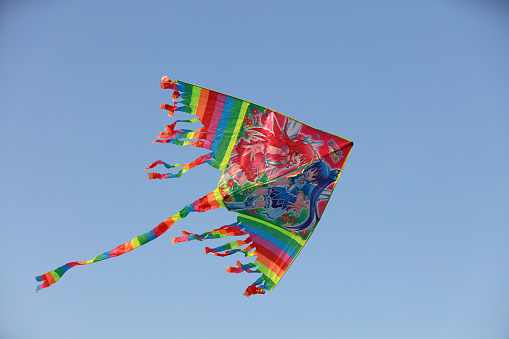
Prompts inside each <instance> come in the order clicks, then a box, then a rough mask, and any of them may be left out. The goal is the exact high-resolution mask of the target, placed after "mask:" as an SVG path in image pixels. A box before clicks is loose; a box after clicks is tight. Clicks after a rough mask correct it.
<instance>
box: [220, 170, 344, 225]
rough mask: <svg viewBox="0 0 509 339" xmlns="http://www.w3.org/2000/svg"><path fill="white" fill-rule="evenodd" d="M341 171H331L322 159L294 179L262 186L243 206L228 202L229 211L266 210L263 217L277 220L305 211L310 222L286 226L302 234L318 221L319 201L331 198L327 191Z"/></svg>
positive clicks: (290, 178)
mask: <svg viewBox="0 0 509 339" xmlns="http://www.w3.org/2000/svg"><path fill="white" fill-rule="evenodd" d="M338 176H339V170H332V171H331V169H330V166H329V165H328V164H327V163H326V162H324V161H323V160H318V161H315V162H313V163H311V164H310V165H308V166H307V167H306V169H305V170H304V172H303V173H301V174H298V175H296V176H294V177H288V178H285V179H281V180H277V181H274V182H272V183H270V184H269V186H268V187H260V188H258V189H257V190H256V191H254V192H253V193H252V194H251V195H250V196H249V197H248V198H247V199H246V200H245V201H244V202H243V203H228V204H226V206H227V207H228V208H229V209H233V210H239V209H249V208H263V209H268V211H265V212H263V214H264V215H265V216H266V217H267V218H269V219H276V218H277V217H278V216H280V215H281V214H283V213H287V212H293V213H294V214H295V215H296V216H297V217H298V216H299V215H300V213H301V212H302V210H303V209H305V210H307V211H308V217H307V219H306V220H305V221H304V222H303V223H301V224H300V225H295V226H293V225H284V226H283V227H285V228H287V229H288V230H291V231H302V230H305V229H307V228H311V227H313V226H314V225H315V224H316V222H317V221H318V218H319V212H318V202H319V201H321V200H324V199H326V198H328V197H329V195H330V191H328V190H327V189H326V188H327V187H328V186H329V185H330V184H331V183H333V182H334V181H336V179H337V178H338Z"/></svg>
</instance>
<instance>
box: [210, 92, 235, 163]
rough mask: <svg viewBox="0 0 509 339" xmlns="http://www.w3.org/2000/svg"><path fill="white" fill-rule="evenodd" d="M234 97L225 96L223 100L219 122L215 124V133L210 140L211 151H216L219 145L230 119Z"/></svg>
mask: <svg viewBox="0 0 509 339" xmlns="http://www.w3.org/2000/svg"><path fill="white" fill-rule="evenodd" d="M234 101H235V99H234V98H232V97H229V96H226V98H225V100H224V106H223V111H222V112H221V118H219V124H218V125H217V130H216V134H215V135H214V140H212V145H211V146H210V150H211V151H212V153H214V154H215V153H216V152H217V150H218V149H219V145H221V141H223V137H224V131H225V130H226V127H227V126H228V121H229V120H230V114H231V112H232V109H233V102H234Z"/></svg>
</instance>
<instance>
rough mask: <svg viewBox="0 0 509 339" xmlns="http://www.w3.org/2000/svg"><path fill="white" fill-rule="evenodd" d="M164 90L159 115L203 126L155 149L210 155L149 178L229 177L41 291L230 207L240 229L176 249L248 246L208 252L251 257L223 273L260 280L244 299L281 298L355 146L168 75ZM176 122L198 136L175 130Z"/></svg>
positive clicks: (171, 133)
mask: <svg viewBox="0 0 509 339" xmlns="http://www.w3.org/2000/svg"><path fill="white" fill-rule="evenodd" d="M161 81H162V82H161V83H160V86H161V88H163V89H168V90H173V95H172V98H173V104H172V105H171V104H161V108H162V109H164V110H167V111H168V115H169V116H170V117H172V116H173V115H174V114H175V112H184V113H189V114H191V115H194V116H196V118H193V119H187V120H176V121H174V122H173V123H172V124H170V125H168V126H166V127H165V131H164V132H161V133H160V134H159V135H158V137H157V140H155V142H158V143H163V144H164V143H166V144H173V145H179V146H185V145H191V146H194V147H200V148H203V149H206V150H209V152H208V153H206V154H205V155H203V156H200V157H198V158H197V159H196V160H194V161H192V162H190V163H187V164H173V165H172V164H168V163H166V162H163V161H161V160H158V161H156V162H154V163H152V164H151V165H150V166H148V167H146V168H145V169H152V168H154V167H156V166H159V165H162V166H164V167H165V168H167V169H171V168H174V167H181V169H180V171H178V172H177V173H152V172H151V173H148V179H167V178H178V177H180V176H182V175H183V174H184V173H185V172H187V171H188V170H190V169H191V168H193V167H196V166H199V165H201V164H204V163H206V164H209V165H210V166H212V167H214V168H217V169H219V170H220V171H221V172H222V176H221V179H220V180H219V183H218V185H217V188H216V189H214V190H213V191H212V192H210V193H208V194H207V195H205V196H204V197H202V198H200V199H198V200H196V201H194V202H193V203H191V204H189V205H187V206H185V207H184V208H183V209H182V210H181V211H180V212H178V213H177V214H175V215H173V216H171V217H169V218H168V219H166V220H164V221H163V222H161V223H160V224H159V225H157V226H156V227H155V228H154V229H152V230H150V231H148V232H146V233H144V234H142V235H140V236H138V237H136V238H134V239H132V240H131V241H129V242H126V243H124V244H122V245H120V246H117V247H116V248H114V249H113V250H111V251H108V252H105V253H103V254H100V255H98V256H97V257H95V258H94V259H92V260H88V261H74V262H69V263H67V264H65V265H63V266H61V267H59V268H57V269H56V270H54V271H50V272H47V273H45V274H43V275H40V276H38V277H36V280H37V281H39V282H42V283H41V284H40V285H39V286H38V287H37V291H39V290H41V289H43V288H46V287H48V286H50V285H52V284H54V283H55V282H57V281H58V280H59V279H60V278H61V277H62V275H63V274H64V273H65V272H67V270H69V269H70V268H72V267H74V266H77V265H87V264H91V263H94V262H98V261H101V260H105V259H109V258H113V257H116V256H119V255H122V254H124V253H127V252H130V251H132V250H133V249H135V248H137V247H140V246H142V245H145V244H146V243H148V242H150V241H152V240H154V239H156V238H158V237H160V236H161V235H162V234H163V233H165V232H166V231H167V230H168V229H169V228H170V227H171V226H172V225H173V224H174V223H175V222H176V221H177V220H179V219H182V218H185V217H186V216H187V215H188V214H189V213H191V212H206V211H208V210H211V209H216V208H226V209H228V210H229V211H233V212H236V213H238V217H237V221H236V222H234V223H232V224H229V225H225V226H222V227H219V228H217V229H214V230H211V231H209V232H205V233H203V234H192V233H189V232H185V231H181V232H182V236H180V237H176V238H173V241H172V242H173V243H174V244H175V243H181V242H188V241H191V240H198V241H203V240H207V239H216V238H226V237H229V236H232V237H241V238H236V239H241V240H234V241H231V242H229V243H227V244H225V245H223V246H219V247H216V248H209V247H206V248H205V253H212V254H213V255H216V256H220V257H225V256H230V255H233V254H235V253H238V255H240V256H241V257H242V256H244V257H245V258H247V259H245V260H249V262H247V263H242V262H241V261H239V260H238V261H237V262H236V265H235V266H229V267H227V268H226V272H229V273H241V272H247V273H255V274H261V275H260V276H259V277H258V278H257V279H256V281H254V283H253V284H251V285H250V286H248V287H247V289H246V291H245V293H244V295H246V296H250V295H253V294H264V293H265V292H266V291H271V290H273V289H274V287H275V286H276V284H277V283H278V282H279V281H280V279H281V277H282V276H283V274H284V273H285V272H286V271H287V270H288V268H289V267H290V265H291V264H292V262H293V261H294V260H295V258H296V257H297V255H298V254H299V252H300V251H301V249H302V248H303V246H304V245H305V244H306V242H307V241H308V239H309V237H310V236H311V234H312V233H313V231H314V229H315V227H316V225H317V224H318V221H319V220H320V217H321V216H322V213H323V211H324V209H325V207H326V205H327V202H328V200H329V199H330V196H331V194H332V191H333V190H334V187H335V185H336V183H337V180H338V178H339V175H340V173H341V171H342V169H343V166H344V164H345V162H346V160H347V158H348V155H349V153H350V150H351V149H352V146H353V142H351V141H350V140H347V139H344V138H341V137H338V136H335V135H332V134H330V133H326V132H323V131H320V130H318V129H315V128H312V127H310V126H308V125H305V124H303V123H301V122H299V121H297V120H294V119H292V118H289V117H287V116H285V115H283V114H280V113H278V112H276V111H273V110H271V109H268V108H265V107H262V106H259V105H256V104H253V103H251V102H248V101H245V100H241V99H238V98H235V97H232V96H228V95H225V94H222V93H219V92H215V91H212V90H209V89H206V88H202V87H199V86H195V85H191V84H188V83H185V82H183V81H179V80H175V81H172V80H170V79H169V78H168V77H167V76H165V77H163V78H162V79H161ZM178 123H186V125H191V126H196V127H197V128H195V129H184V128H181V129H177V124H178ZM198 126H200V127H198Z"/></svg>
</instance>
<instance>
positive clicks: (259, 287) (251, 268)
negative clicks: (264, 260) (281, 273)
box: [172, 221, 269, 296]
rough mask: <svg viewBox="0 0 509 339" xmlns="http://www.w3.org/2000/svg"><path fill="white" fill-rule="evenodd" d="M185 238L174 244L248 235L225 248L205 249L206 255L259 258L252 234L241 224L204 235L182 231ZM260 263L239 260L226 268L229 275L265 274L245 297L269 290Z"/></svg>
mask: <svg viewBox="0 0 509 339" xmlns="http://www.w3.org/2000/svg"><path fill="white" fill-rule="evenodd" d="M181 232H182V234H183V236H181V237H176V238H173V240H172V242H173V243H174V244H175V243H180V242H188V241H190V240H198V241H203V240H207V239H217V238H225V237H228V236H243V235H248V237H247V238H246V239H244V240H237V241H232V242H229V243H227V244H225V245H223V246H219V247H216V248H209V247H205V254H208V253H212V254H214V255H216V256H220V257H225V256H229V255H232V254H235V253H243V254H244V256H245V257H252V256H257V255H258V252H257V249H256V244H254V242H253V239H252V234H251V233H250V232H248V231H246V229H245V227H244V226H243V225H242V224H240V222H238V221H237V222H235V223H233V224H231V225H225V226H222V227H220V228H217V229H215V230H212V231H210V232H206V233H203V234H193V233H189V232H186V231H181ZM244 245H249V246H247V247H246V248H244V249H240V248H238V247H240V246H244ZM259 265H260V262H258V261H255V262H251V263H247V264H242V263H241V262H240V261H238V260H237V266H228V267H227V268H226V272H227V273H242V272H247V273H263V274H262V276H261V277H260V278H258V279H257V280H256V281H255V282H254V283H253V284H252V285H250V286H248V287H247V289H246V291H245V292H244V295H246V296H250V295H253V294H264V293H265V291H266V290H269V287H268V286H267V285H266V284H265V282H266V281H267V280H268V277H267V276H266V275H265V274H264V272H263V271H261V270H260V269H258V266H259Z"/></svg>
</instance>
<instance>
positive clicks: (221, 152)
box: [212, 99, 249, 172]
mask: <svg viewBox="0 0 509 339" xmlns="http://www.w3.org/2000/svg"><path fill="white" fill-rule="evenodd" d="M248 107H249V103H248V102H247V101H242V100H238V99H235V101H234V102H233V107H232V112H231V113H230V119H229V120H228V125H227V126H226V130H225V132H224V136H223V140H221V144H220V145H219V147H218V149H217V152H216V154H215V155H214V158H215V159H216V160H215V161H214V163H213V164H212V166H213V167H215V168H218V169H219V170H220V171H222V172H224V171H225V169H226V166H228V162H229V160H230V157H231V154H232V151H233V147H234V146H235V144H236V143H237V139H238V136H239V133H240V128H241V127H242V122H243V121H244V117H245V115H246V112H247V108H248Z"/></svg>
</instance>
